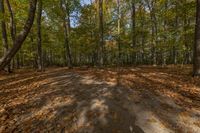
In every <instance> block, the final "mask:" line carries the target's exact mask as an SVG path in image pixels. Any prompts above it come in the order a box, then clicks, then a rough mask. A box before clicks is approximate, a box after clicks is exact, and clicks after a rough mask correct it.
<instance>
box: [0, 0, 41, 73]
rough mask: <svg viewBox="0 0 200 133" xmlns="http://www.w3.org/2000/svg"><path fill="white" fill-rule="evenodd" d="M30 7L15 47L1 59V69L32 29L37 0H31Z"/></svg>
mask: <svg viewBox="0 0 200 133" xmlns="http://www.w3.org/2000/svg"><path fill="white" fill-rule="evenodd" d="M29 4H30V8H29V13H28V19H27V21H26V23H25V25H24V28H23V30H22V31H21V32H20V33H19V35H18V36H17V37H16V39H15V41H14V44H13V47H12V48H11V49H9V50H8V51H7V52H6V54H5V55H4V56H3V57H2V58H1V59H0V70H2V69H3V68H4V67H5V66H7V65H8V64H9V63H10V61H11V60H12V58H13V57H14V56H15V55H16V53H17V52H18V50H19V49H20V48H21V46H22V44H23V42H24V40H25V39H26V37H27V35H28V33H29V32H30V29H31V27H32V25H33V21H34V17H35V10H36V4H37V0H29Z"/></svg>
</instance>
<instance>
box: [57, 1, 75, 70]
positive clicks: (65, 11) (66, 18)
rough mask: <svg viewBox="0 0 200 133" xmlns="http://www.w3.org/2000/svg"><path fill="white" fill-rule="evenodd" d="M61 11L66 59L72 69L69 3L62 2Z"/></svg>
mask: <svg viewBox="0 0 200 133" xmlns="http://www.w3.org/2000/svg"><path fill="white" fill-rule="evenodd" d="M60 4H61V9H62V19H63V28H64V38H65V49H66V59H67V64H68V67H69V68H72V67H73V66H72V55H71V48H70V29H71V26H70V9H69V1H67V2H66V1H65V0H60Z"/></svg>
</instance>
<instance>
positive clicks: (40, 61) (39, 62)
mask: <svg viewBox="0 0 200 133" xmlns="http://www.w3.org/2000/svg"><path fill="white" fill-rule="evenodd" d="M37 8H38V11H37V54H38V56H37V65H38V70H39V71H43V58H42V36H41V17H42V0H38V7H37Z"/></svg>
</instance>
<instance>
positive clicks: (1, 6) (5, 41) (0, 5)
mask: <svg viewBox="0 0 200 133" xmlns="http://www.w3.org/2000/svg"><path fill="white" fill-rule="evenodd" d="M0 10H1V11H0V12H1V14H2V15H3V18H2V20H1V29H2V44H3V48H4V55H5V54H6V52H8V38H7V30H6V22H5V9H4V0H0ZM7 69H8V72H9V73H11V65H10V63H9V64H8V65H7Z"/></svg>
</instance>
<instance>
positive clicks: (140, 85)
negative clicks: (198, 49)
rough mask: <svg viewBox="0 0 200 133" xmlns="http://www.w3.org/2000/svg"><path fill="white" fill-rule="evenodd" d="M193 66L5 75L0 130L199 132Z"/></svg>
mask: <svg viewBox="0 0 200 133" xmlns="http://www.w3.org/2000/svg"><path fill="white" fill-rule="evenodd" d="M190 71H191V69H190V67H184V68H181V67H167V68H158V67H146V66H144V67H127V68H105V69H95V68H87V69H86V68H84V69H81V68H74V69H72V70H68V69H67V68H51V69H48V70H47V71H46V72H44V73H37V72H33V71H28V72H27V71H26V72H24V71H21V72H16V73H15V74H11V75H6V74H2V76H0V132H3V133H7V132H66V133H144V132H146V133H173V132H176V133H179V132H180V133H184V132H185V133H199V132H200V79H199V78H192V77H190V75H189V74H188V73H189V72H190Z"/></svg>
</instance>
